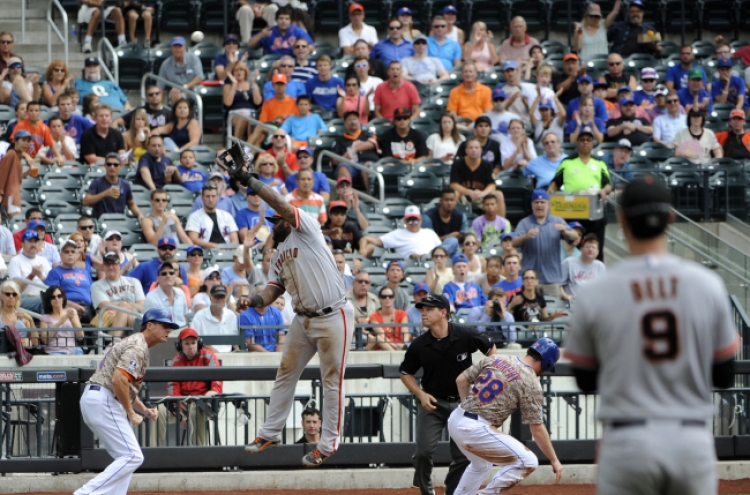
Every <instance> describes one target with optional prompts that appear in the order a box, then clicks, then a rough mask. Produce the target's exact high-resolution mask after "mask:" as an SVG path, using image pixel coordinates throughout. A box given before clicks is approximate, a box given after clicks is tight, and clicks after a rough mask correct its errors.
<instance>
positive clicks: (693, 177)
mask: <svg viewBox="0 0 750 495" xmlns="http://www.w3.org/2000/svg"><path fill="white" fill-rule="evenodd" d="M702 183H703V181H702V179H701V176H700V174H698V173H696V172H673V173H671V174H670V175H669V182H668V184H669V188H670V189H671V191H672V206H674V208H675V209H676V210H677V211H679V212H680V213H682V214H683V215H685V216H688V217H698V216H702V215H703V204H704V200H703V188H702Z"/></svg>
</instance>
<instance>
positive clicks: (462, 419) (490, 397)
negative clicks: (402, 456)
mask: <svg viewBox="0 0 750 495" xmlns="http://www.w3.org/2000/svg"><path fill="white" fill-rule="evenodd" d="M558 359H560V349H559V348H558V347H557V344H555V342H554V341H553V340H551V339H548V338H546V337H543V338H541V339H539V340H537V341H536V342H535V343H534V344H532V346H531V347H529V349H528V350H527V351H526V355H525V356H524V357H521V358H519V357H517V356H495V357H488V358H484V359H482V360H481V361H480V362H478V363H477V364H475V365H474V366H472V367H471V368H469V369H468V370H466V371H464V372H463V373H461V374H460V375H458V378H457V379H456V384H457V385H458V393H459V395H460V396H461V406H460V407H457V408H456V410H455V411H453V413H452V414H451V417H450V419H449V420H448V431H449V432H450V435H451V438H452V439H453V441H454V442H456V445H458V448H459V449H461V452H463V453H464V454H465V455H466V457H468V458H469V460H470V461H471V464H470V465H469V467H468V468H466V471H464V475H463V476H462V477H461V482H460V483H459V484H458V487H457V488H456V491H455V493H456V494H459V493H460V494H462V495H464V494H468V495H474V494H475V493H477V491H478V490H479V486H480V485H481V484H482V481H484V478H485V476H487V472H488V471H489V470H490V467H492V465H493V464H499V465H500V466H501V467H500V470H499V471H498V472H497V473H496V474H495V476H494V477H493V478H492V481H490V483H489V485H487V486H486V487H485V489H484V490H482V491H480V492H479V493H480V494H487V495H489V494H494V493H504V492H505V491H506V490H509V489H510V488H511V487H513V486H515V485H516V484H518V483H520V482H521V481H523V480H524V479H525V478H526V477H527V476H529V475H530V474H531V473H533V472H534V470H535V469H536V468H537V467H538V466H539V460H538V459H537V457H536V456H535V455H534V453H533V452H531V451H530V450H529V449H527V448H526V446H524V445H523V444H522V443H521V442H519V441H518V440H516V439H515V438H513V437H511V436H510V435H506V434H505V433H502V432H501V431H500V430H499V428H500V427H501V426H502V424H503V423H504V422H505V420H506V419H508V416H510V415H511V413H512V412H513V411H515V410H516V409H520V410H521V416H522V420H523V422H524V423H529V424H530V425H531V434H532V435H533V436H534V440H535V441H536V443H537V444H538V445H539V448H541V449H542V452H544V455H546V456H547V458H548V459H549V460H550V463H551V464H552V470H553V471H554V472H555V482H559V481H560V479H561V478H562V472H563V467H562V464H560V461H559V460H558V459H557V455H556V454H555V449H554V447H552V442H551V441H550V438H549V433H548V432H547V428H545V426H544V422H543V419H542V403H543V400H544V394H543V392H542V386H541V384H540V383H539V378H538V376H539V375H541V374H542V373H547V372H552V373H554V372H555V363H557V360H558Z"/></svg>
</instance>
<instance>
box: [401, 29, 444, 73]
mask: <svg viewBox="0 0 750 495" xmlns="http://www.w3.org/2000/svg"><path fill="white" fill-rule="evenodd" d="M413 45H414V55H412V56H410V57H404V58H402V59H401V77H403V78H404V79H406V80H407V81H415V80H416V81H419V82H421V83H425V84H432V83H434V82H435V81H441V80H443V79H448V71H446V70H445V67H443V62H441V61H440V59H439V58H437V57H430V56H429V55H428V54H427V37H426V36H425V35H423V34H419V35H417V36H416V37H415V38H414V42H413Z"/></svg>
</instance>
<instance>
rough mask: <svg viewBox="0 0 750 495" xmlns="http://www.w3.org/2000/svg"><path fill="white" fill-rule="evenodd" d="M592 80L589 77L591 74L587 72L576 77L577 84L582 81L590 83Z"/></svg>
mask: <svg viewBox="0 0 750 495" xmlns="http://www.w3.org/2000/svg"><path fill="white" fill-rule="evenodd" d="M593 82H594V80H593V79H591V76H590V75H588V74H584V75H582V76H581V77H579V78H578V84H583V83H591V84H593Z"/></svg>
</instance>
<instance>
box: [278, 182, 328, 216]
mask: <svg viewBox="0 0 750 495" xmlns="http://www.w3.org/2000/svg"><path fill="white" fill-rule="evenodd" d="M284 199H285V200H286V202H287V203H289V204H290V205H292V206H296V207H297V208H299V209H300V210H302V211H304V212H305V213H307V214H308V215H310V216H311V217H313V218H317V219H318V222H320V225H323V224H325V223H326V221H327V220H328V216H327V214H326V205H325V202H324V201H323V196H321V195H320V194H318V193H314V192H311V193H310V197H309V198H308V199H302V198H300V197H299V189H295V190H294V191H292V192H290V193H289V194H287V195H286V197H285V198H284Z"/></svg>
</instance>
